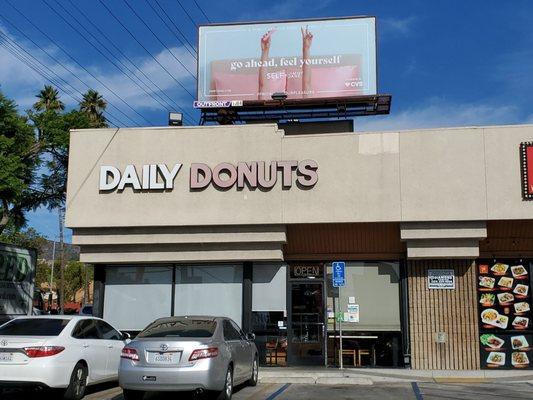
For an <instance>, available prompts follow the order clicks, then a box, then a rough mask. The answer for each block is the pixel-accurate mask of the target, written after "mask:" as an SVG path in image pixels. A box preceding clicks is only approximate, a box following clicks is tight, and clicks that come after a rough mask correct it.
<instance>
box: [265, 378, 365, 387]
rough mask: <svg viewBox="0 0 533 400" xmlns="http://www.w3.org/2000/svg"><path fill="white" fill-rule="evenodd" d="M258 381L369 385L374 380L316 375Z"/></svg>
mask: <svg viewBox="0 0 533 400" xmlns="http://www.w3.org/2000/svg"><path fill="white" fill-rule="evenodd" d="M259 383H276V384H284V383H295V384H308V385H364V386H370V385H373V384H374V382H373V381H372V380H371V379H368V378H355V377H348V376H346V377H336V376H331V377H318V376H306V377H303V376H300V377H296V376H293V377H264V378H259Z"/></svg>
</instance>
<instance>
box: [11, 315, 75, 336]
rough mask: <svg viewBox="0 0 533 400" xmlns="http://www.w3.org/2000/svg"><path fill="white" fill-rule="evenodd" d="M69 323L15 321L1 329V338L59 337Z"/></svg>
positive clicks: (43, 319) (55, 320) (61, 321)
mask: <svg viewBox="0 0 533 400" xmlns="http://www.w3.org/2000/svg"><path fill="white" fill-rule="evenodd" d="M68 323H69V320H68V319H60V318H50V319H46V318H36V319H29V318H27V319H24V318H22V319H14V320H12V321H10V322H8V323H7V324H5V325H3V326H1V327H0V336H58V335H59V334H60V333H61V332H62V331H63V329H64V328H65V326H67V324H68Z"/></svg>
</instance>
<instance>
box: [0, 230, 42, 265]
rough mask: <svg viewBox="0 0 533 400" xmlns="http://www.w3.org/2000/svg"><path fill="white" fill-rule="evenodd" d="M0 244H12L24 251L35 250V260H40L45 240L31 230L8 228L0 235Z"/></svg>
mask: <svg viewBox="0 0 533 400" xmlns="http://www.w3.org/2000/svg"><path fill="white" fill-rule="evenodd" d="M0 242H2V243H9V244H13V245H15V246H20V247H24V248H26V249H35V250H36V251H37V258H42V257H43V252H44V248H45V245H46V243H47V239H46V238H45V237H44V236H42V235H40V234H39V233H38V232H37V231H36V230H35V229H33V228H29V229H27V230H20V229H14V228H11V227H8V228H7V229H5V230H4V232H2V234H0Z"/></svg>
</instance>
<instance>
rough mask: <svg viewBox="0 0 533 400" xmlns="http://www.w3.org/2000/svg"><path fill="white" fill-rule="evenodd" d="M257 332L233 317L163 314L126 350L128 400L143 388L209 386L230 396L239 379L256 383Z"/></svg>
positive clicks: (122, 374) (123, 381) (135, 399)
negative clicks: (249, 331)
mask: <svg viewBox="0 0 533 400" xmlns="http://www.w3.org/2000/svg"><path fill="white" fill-rule="evenodd" d="M253 339H254V337H253V334H248V335H246V336H245V335H244V333H243V332H242V330H241V329H240V328H239V327H238V326H237V324H235V322H233V321H232V320H231V319H229V318H222V317H205V316H183V317H169V318H161V319H158V320H156V321H154V322H153V323H151V324H150V325H148V327H146V328H145V329H144V330H143V331H142V332H141V333H140V334H139V335H138V336H137V337H136V338H135V340H133V341H132V342H131V343H129V344H128V345H127V346H126V347H124V349H123V350H122V356H121V361H120V367H119V373H118V376H119V383H120V386H121V387H122V388H123V389H124V399H125V400H140V399H142V398H143V397H144V394H145V392H159V391H195V392H197V393H203V392H207V393H208V394H210V395H211V396H212V397H213V398H215V399H217V400H230V399H231V396H232V394H233V387H234V386H235V385H239V384H242V383H244V382H248V384H250V385H252V386H255V385H256V384H257V378H258V372H259V365H258V358H257V348H256V346H255V344H254V342H253Z"/></svg>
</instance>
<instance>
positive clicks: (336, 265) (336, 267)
mask: <svg viewBox="0 0 533 400" xmlns="http://www.w3.org/2000/svg"><path fill="white" fill-rule="evenodd" d="M331 266H332V268H333V275H332V277H333V287H342V286H345V285H346V279H345V274H344V270H345V267H346V263H345V262H344V261H335V262H332V263H331Z"/></svg>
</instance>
